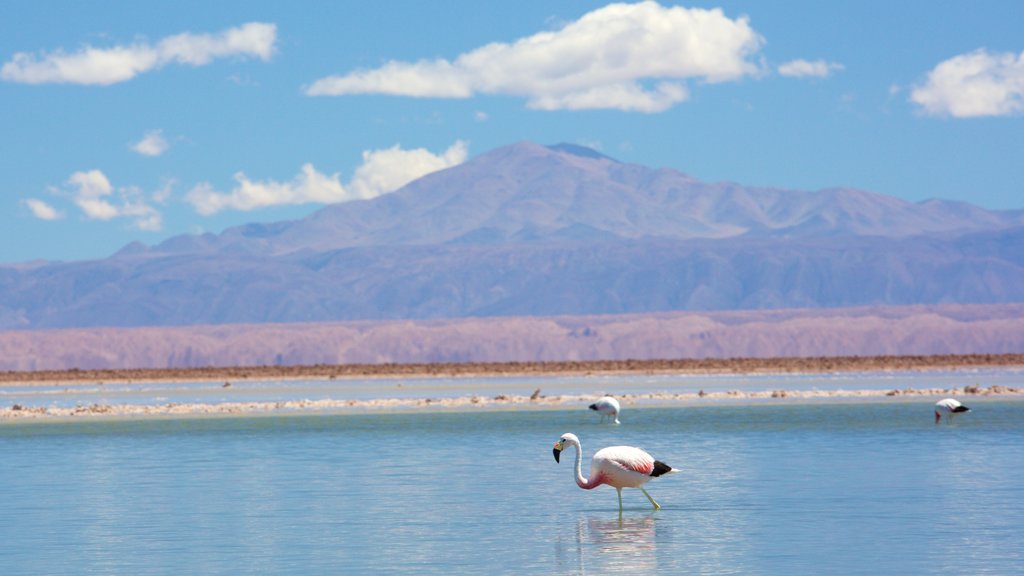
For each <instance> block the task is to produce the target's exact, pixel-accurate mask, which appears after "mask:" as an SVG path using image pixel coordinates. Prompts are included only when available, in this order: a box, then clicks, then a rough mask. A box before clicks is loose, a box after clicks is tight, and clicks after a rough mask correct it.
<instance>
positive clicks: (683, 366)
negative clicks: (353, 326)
mask: <svg viewBox="0 0 1024 576" xmlns="http://www.w3.org/2000/svg"><path fill="white" fill-rule="evenodd" d="M986 368H988V369H991V368H1021V369H1024V355H1021V354H1005V355H971V356H952V355H951V356H900V357H845V358H775V359H729V360H650V361H606V362H554V363H500V364H468V363H467V364H423V365H394V364H387V365H366V366H326V365H318V366H291V367H250V368H203V369H166V370H102V371H79V370H71V371H64V372H3V373H0V385H6V386H44V385H55V384H59V385H65V386H69V387H71V388H69V389H71V390H73V386H74V385H85V384H93V385H95V384H102V383H139V382H147V383H156V384H159V383H170V382H182V381H189V382H203V381H220V380H223V381H224V385H230V382H231V381H232V380H239V381H246V380H286V379H307V380H334V379H337V378H348V379H355V378H364V379H365V378H381V379H384V378H397V377H418V378H429V377H467V378H469V377H474V376H476V377H479V376H492V377H493V376H510V377H512V376H537V375H551V376H568V375H608V374H623V373H636V374H645V375H646V374H690V375H714V374H751V375H753V374H789V373H800V374H815V373H825V374H827V373H842V372H857V371H874V372H929V371H964V372H965V373H969V372H970V371H973V370H978V369H986ZM965 375H966V374H965ZM381 394H382V396H383V395H384V394H386V392H385V390H384V389H383V388H382V389H381ZM599 395H601V393H600V392H596V391H595V393H594V394H553V395H550V396H549V395H543V394H541V390H537V391H536V392H535V393H534V394H533V395H530V396H525V395H508V394H499V395H497V396H493V397H488V396H480V395H472V396H463V397H456V398H443V399H432V398H384V397H382V398H376V399H366V400H340V399H322V400H303V399H294V400H283V401H277V402H224V403H215V404H212V403H211V404H208V403H174V402H171V403H165V404H146V405H135V404H91V405H80V406H75V407H70V408H57V407H45V406H22V405H19V404H14V405H11V406H3V407H0V420H15V419H17V420H21V419H39V418H44V419H48V418H77V417H159V416H172V417H193V416H206V415H259V414H267V415H285V414H305V413H333V412H365V411H385V412H386V411H410V410H414V411H423V410H430V411H441V410H475V409H517V410H523V409H527V410H530V409H534V410H537V409H557V408H566V407H570V406H575V405H580V404H585V403H589V402H592V401H593V400H594V399H595V398H596V397H597V396H599ZM1022 395H1024V388H1022V387H1010V386H998V385H995V386H990V387H979V386H972V385H967V386H964V387H959V388H922V389H902V390H899V389H893V390H879V389H872V390H761V391H739V390H730V391H725V392H721V391H714V392H707V393H705V392H704V391H703V390H700V391H698V392H686V393H678V392H676V393H667V392H650V393H633V394H622V395H618V396H617V397H618V398H619V400H620V402H621V403H622V404H623V405H625V406H630V405H634V406H639V405H700V404H702V403H707V402H716V401H718V402H729V401H783V400H806V401H815V400H819V401H820V400H824V401H828V400H829V399H834V400H843V399H872V398H874V399H885V398H893V397H939V396H941V397H946V396H958V397H1000V396H1022Z"/></svg>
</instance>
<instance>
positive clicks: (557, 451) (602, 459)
mask: <svg viewBox="0 0 1024 576" xmlns="http://www.w3.org/2000/svg"><path fill="white" fill-rule="evenodd" d="M566 446H572V447H574V448H576V470H575V471H576V484H577V485H578V486H579V487H580V488H583V489H584V490H593V489H594V488H597V487H598V486H600V485H601V484H607V485H609V486H611V487H613V488H615V490H616V491H617V492H618V493H619V515H620V516H621V515H622V489H623V488H639V489H640V491H641V492H643V493H644V496H647V499H648V500H650V501H651V505H653V506H654V509H655V510H660V509H661V505H660V504H658V503H657V502H655V501H654V498H651V495H650V494H648V493H647V490H644V486H643V485H644V484H646V483H647V482H649V481H650V479H651V478H657V477H658V476H661V475H663V474H672V473H675V472H678V470H675V469H673V468H672V467H671V466H669V465H668V464H665V463H664V462H661V461H660V460H655V459H654V458H653V457H651V455H650V454H648V453H647V452H644V451H643V450H641V449H639V448H634V447H632V446H609V447H607V448H602V449H601V450H598V451H597V453H596V454H594V458H593V459H592V460H591V461H590V478H584V477H583V473H582V471H581V470H580V466H581V463H582V461H583V447H582V446H580V439H579V438H577V437H576V435H575V434H571V433H566V434H562V437H561V438H559V439H558V442H555V447H554V449H553V450H552V452H553V453H554V455H555V462H558V461H559V456H560V455H561V454H562V450H564V449H565V447H566Z"/></svg>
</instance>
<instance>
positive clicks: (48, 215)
mask: <svg viewBox="0 0 1024 576" xmlns="http://www.w3.org/2000/svg"><path fill="white" fill-rule="evenodd" d="M25 206H28V209H29V210H30V211H31V212H32V215H33V216H35V217H36V218H39V219H40V220H60V219H61V218H63V215H62V214H61V213H60V212H58V211H57V209H56V208H54V207H53V206H50V205H49V204H47V203H46V202H44V201H42V200H39V199H37V198H28V199H27V200H25Z"/></svg>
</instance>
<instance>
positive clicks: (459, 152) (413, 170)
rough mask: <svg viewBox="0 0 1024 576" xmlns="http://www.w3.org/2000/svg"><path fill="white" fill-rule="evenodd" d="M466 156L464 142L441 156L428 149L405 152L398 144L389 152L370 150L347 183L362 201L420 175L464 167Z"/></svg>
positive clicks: (453, 146)
mask: <svg viewBox="0 0 1024 576" xmlns="http://www.w3.org/2000/svg"><path fill="white" fill-rule="evenodd" d="M466 155H467V150H466V143H465V142H463V141H461V140H459V141H457V142H455V144H452V145H451V146H450V147H449V148H448V149H447V150H445V151H444V153H443V154H441V155H440V156H438V155H434V154H432V153H431V152H430V151H428V150H426V149H425V148H416V149H415V150H402V149H401V148H400V147H399V146H397V145H395V146H392V147H391V148H388V149H386V150H373V151H369V150H367V151H365V152H363V163H362V165H361V166H359V168H356V171H355V173H354V174H353V175H352V181H351V182H349V184H348V188H349V192H350V194H351V195H352V196H354V197H355V198H363V199H369V198H375V197H377V196H380V195H381V194H387V193H388V192H394V191H395V190H398V189H399V188H401V187H402V186H405V185H406V184H408V183H409V182H412V181H413V180H415V179H417V178H419V177H421V176H425V175H427V174H430V173H432V172H437V171H438V170H443V169H445V168H449V167H451V166H457V165H459V164H462V163H463V162H465V161H466Z"/></svg>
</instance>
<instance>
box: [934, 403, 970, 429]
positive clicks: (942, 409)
mask: <svg viewBox="0 0 1024 576" xmlns="http://www.w3.org/2000/svg"><path fill="white" fill-rule="evenodd" d="M970 411H971V409H970V408H968V407H967V406H964V405H963V404H961V403H960V401H959V400H956V399H954V398H946V399H945V400H939V401H938V402H936V403H935V423H936V424H938V423H939V420H942V414H943V413H945V414H947V415H948V421H949V422H952V421H953V416H955V415H956V414H959V413H960V412H970Z"/></svg>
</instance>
